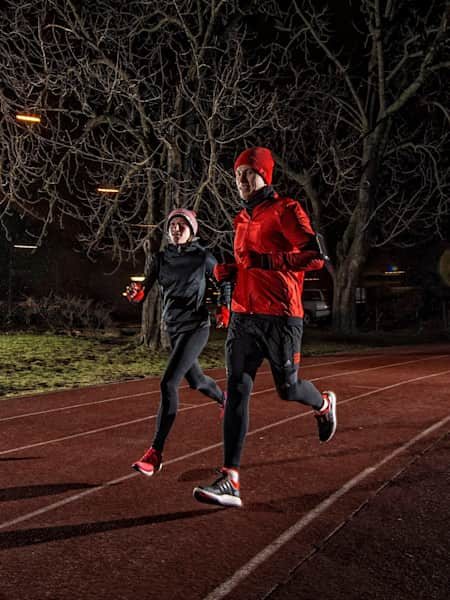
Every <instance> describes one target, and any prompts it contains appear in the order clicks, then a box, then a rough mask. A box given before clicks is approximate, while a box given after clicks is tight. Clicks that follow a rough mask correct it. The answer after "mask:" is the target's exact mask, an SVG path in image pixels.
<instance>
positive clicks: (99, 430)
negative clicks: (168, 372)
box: [0, 400, 211, 456]
mask: <svg viewBox="0 0 450 600" xmlns="http://www.w3.org/2000/svg"><path fill="white" fill-rule="evenodd" d="M209 405H211V400H210V401H209V402H203V403H202V404H195V405H193V406H189V407H186V408H180V409H179V410H178V412H179V413H181V412H185V411H187V410H194V409H195V408H202V407H204V406H209ZM156 416H157V415H150V416H147V417H139V419H133V420H132V421H122V422H121V423H115V424H114V425H108V426H107V427H98V428H97V429H90V430H89V431H81V432H80V433H73V434H71V435H65V436H63V437H59V438H54V439H52V440H45V441H44V442H36V443H35V444H28V445H27V446H19V447H17V448H11V449H9V450H1V451H0V456H2V455H4V454H11V453H12V452H18V451H20V450H29V449H30V448H38V447H39V446H46V445H47V444H55V443H57V442H64V441H66V440H73V439H75V438H80V437H84V436H87V435H93V434H95V433H102V432H103V431H110V430H111V429H118V428H120V427H127V426H128V425H134V424H135V423H141V422H142V421H148V420H150V419H155V418H156Z"/></svg>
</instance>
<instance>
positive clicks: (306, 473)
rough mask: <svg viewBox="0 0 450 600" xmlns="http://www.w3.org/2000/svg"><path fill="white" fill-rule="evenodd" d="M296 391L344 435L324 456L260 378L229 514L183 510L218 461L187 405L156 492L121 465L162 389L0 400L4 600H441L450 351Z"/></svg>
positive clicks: (186, 392) (323, 377)
mask: <svg viewBox="0 0 450 600" xmlns="http://www.w3.org/2000/svg"><path fill="white" fill-rule="evenodd" d="M209 373H210V374H211V375H212V376H214V377H216V378H218V379H219V380H220V381H221V382H222V383H223V377H224V374H223V371H222V370H219V369H216V370H212V371H210V372H209ZM302 376H303V377H305V378H308V379H311V380H313V381H315V382H316V385H317V386H318V387H319V388H320V389H327V388H329V389H333V390H335V391H336V393H337V396H338V421H339V425H338V432H337V434H336V436H335V438H334V439H333V440H332V441H331V442H330V443H329V444H323V445H321V444H319V443H318V441H317V438H316V425H315V422H314V420H313V417H312V415H311V413H310V412H308V411H307V409H306V408H305V407H303V406H300V405H297V404H294V403H291V404H290V403H285V402H282V401H281V400H278V398H277V396H276V393H275V391H274V389H273V384H272V378H271V375H270V373H269V372H268V369H267V368H266V367H264V368H262V369H261V371H260V372H259V374H258V377H257V381H256V385H255V388H254V393H253V396H252V401H251V422H250V432H249V435H248V438H247V443H246V448H245V452H244V462H243V465H242V472H241V485H242V497H243V501H244V508H243V509H241V510H239V509H220V508H217V507H214V506H211V507H210V506H207V505H202V504H198V503H197V502H195V500H193V498H192V488H193V487H194V486H195V485H196V484H198V483H208V482H210V481H211V480H212V478H214V476H215V475H214V472H213V470H214V468H215V467H219V466H220V465H221V456H222V451H221V430H220V423H219V419H218V410H217V407H216V405H215V404H214V403H212V402H210V401H208V400H207V399H205V397H204V396H201V395H200V394H199V393H198V392H195V391H192V390H190V389H189V388H187V387H183V389H182V390H181V394H180V412H179V415H178V418H177V421H176V424H175V427H174V429H173V430H172V433H171V436H170V438H169V442H168V444H167V447H166V451H165V455H164V458H165V462H164V467H163V470H162V471H161V472H160V473H159V474H157V475H155V476H154V477H153V478H150V479H147V478H145V477H143V476H142V475H139V474H138V473H135V472H134V471H132V470H131V469H130V467H129V465H130V464H131V462H132V461H133V460H134V459H136V458H138V456H139V455H140V454H141V453H142V451H143V450H144V449H145V448H146V447H147V445H148V443H149V441H150V440H151V437H152V434H153V430H154V426H155V415H156V411H157V407H158V402H159V398H158V394H159V392H158V385H159V382H158V379H157V378H150V379H145V380H139V381H132V382H127V383H122V384H114V385H105V386H98V387H91V388H82V389H74V390H71V391H66V392H59V393H53V394H45V395H44V394H42V395H37V396H34V397H16V398H5V399H2V400H1V401H0V425H1V432H2V433H1V442H0V477H1V486H0V509H1V510H0V599H1V600H25V599H26V600H44V599H50V600H66V599H67V600H68V599H71V600H73V599H78V598H80V599H83V600H90V599H96V600H103V599H105V600H106V599H107V600H131V599H134V600H153V599H157V598H160V599H161V600H175V599H176V600H178V599H180V600H181V599H189V600H197V599H199V600H200V599H201V600H219V599H220V598H228V599H232V600H252V599H259V600H261V599H270V600H288V599H289V600H290V599H292V600H294V599H296V600H328V599H330V600H331V599H333V600H344V599H345V600H353V599H357V600H363V599H371V600H372V599H377V600H388V599H389V600H390V599H391V598H392V599H394V598H395V600H402V599H403V598H405V600H406V599H408V600H412V599H414V600H416V599H423V600H444V598H448V597H449V596H448V564H449V562H448V558H449V554H450V553H449V549H450V538H449V531H450V522H449V498H450V473H449V463H450V461H449V456H450V444H449V437H448V431H449V424H450V393H449V389H450V345H440V346H437V345H432V346H423V347H420V346H417V347H410V348H401V349H398V348H397V349H387V350H380V351H379V352H378V351H377V352H374V353H372V354H363V355H338V356H334V357H333V356H328V357H321V358H309V359H306V360H304V363H303V366H302Z"/></svg>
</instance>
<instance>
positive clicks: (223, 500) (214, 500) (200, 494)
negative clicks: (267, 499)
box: [193, 488, 242, 508]
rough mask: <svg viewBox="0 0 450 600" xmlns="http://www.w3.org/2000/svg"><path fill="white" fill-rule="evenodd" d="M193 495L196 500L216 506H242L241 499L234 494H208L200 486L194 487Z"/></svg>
mask: <svg viewBox="0 0 450 600" xmlns="http://www.w3.org/2000/svg"><path fill="white" fill-rule="evenodd" d="M193 496H194V498H195V499H196V500H197V501H198V502H203V503H204V504H215V505H216V506H224V507H229V508H240V507H241V506H242V500H241V499H240V498H236V497H235V496H216V495H215V494H208V492H205V490H202V489H201V488H194V491H193Z"/></svg>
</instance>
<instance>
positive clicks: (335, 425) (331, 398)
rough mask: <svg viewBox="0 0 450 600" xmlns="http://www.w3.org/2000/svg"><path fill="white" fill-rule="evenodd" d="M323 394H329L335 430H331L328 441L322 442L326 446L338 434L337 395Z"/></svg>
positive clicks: (332, 393)
mask: <svg viewBox="0 0 450 600" xmlns="http://www.w3.org/2000/svg"><path fill="white" fill-rule="evenodd" d="M323 393H324V394H328V397H329V399H330V403H331V413H332V415H333V429H332V430H331V433H330V435H329V436H328V437H327V439H326V440H320V443H321V444H326V443H327V442H329V441H330V440H331V438H332V437H333V436H334V434H335V433H336V427H337V415H336V394H335V393H334V392H323Z"/></svg>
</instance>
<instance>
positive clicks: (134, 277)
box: [130, 275, 145, 281]
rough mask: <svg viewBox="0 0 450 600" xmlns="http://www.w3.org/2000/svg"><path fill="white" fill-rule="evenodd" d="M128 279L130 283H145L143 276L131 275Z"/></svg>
mask: <svg viewBox="0 0 450 600" xmlns="http://www.w3.org/2000/svg"><path fill="white" fill-rule="evenodd" d="M130 279H131V281H145V277H144V275H132V276H131V277H130Z"/></svg>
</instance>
